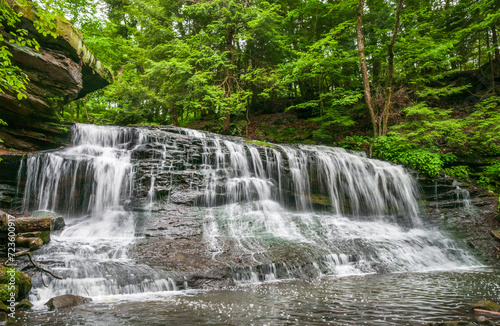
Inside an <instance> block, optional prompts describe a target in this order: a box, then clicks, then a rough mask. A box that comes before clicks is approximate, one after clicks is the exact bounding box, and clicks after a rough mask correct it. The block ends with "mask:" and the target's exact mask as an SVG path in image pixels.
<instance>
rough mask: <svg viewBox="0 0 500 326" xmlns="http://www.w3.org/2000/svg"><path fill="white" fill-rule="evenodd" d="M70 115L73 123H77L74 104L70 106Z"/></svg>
mask: <svg viewBox="0 0 500 326" xmlns="http://www.w3.org/2000/svg"><path fill="white" fill-rule="evenodd" d="M69 114H71V121H75V112H74V111H73V102H71V103H70V104H69Z"/></svg>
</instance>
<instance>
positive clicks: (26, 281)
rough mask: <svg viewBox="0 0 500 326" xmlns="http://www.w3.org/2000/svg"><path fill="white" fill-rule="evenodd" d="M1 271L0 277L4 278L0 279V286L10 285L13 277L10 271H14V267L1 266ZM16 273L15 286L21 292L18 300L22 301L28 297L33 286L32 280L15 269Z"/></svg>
mask: <svg viewBox="0 0 500 326" xmlns="http://www.w3.org/2000/svg"><path fill="white" fill-rule="evenodd" d="M0 269H1V271H0V276H2V278H1V279H0V284H5V285H8V284H9V282H10V278H11V275H12V273H10V272H9V271H10V270H11V269H12V267H5V266H1V268H0ZM14 271H15V272H14V280H15V285H16V286H17V287H18V290H19V291H18V299H19V300H21V299H24V298H25V297H26V296H27V295H28V293H29V292H30V290H31V287H32V286H33V284H32V283H31V279H30V278H29V277H28V276H27V275H26V274H24V273H22V272H20V271H18V270H17V269H14Z"/></svg>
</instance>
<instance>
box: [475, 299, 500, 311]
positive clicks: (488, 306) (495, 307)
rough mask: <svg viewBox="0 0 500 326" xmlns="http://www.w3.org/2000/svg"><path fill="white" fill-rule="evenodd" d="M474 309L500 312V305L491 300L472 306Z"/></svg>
mask: <svg viewBox="0 0 500 326" xmlns="http://www.w3.org/2000/svg"><path fill="white" fill-rule="evenodd" d="M472 308H474V309H475V308H477V309H484V310H489V311H500V305H499V304H497V303H495V302H493V301H489V300H480V301H478V302H476V303H474V304H472Z"/></svg>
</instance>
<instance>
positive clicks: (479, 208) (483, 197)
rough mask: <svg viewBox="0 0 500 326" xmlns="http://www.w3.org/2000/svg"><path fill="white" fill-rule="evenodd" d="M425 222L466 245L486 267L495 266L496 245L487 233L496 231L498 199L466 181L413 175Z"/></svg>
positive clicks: (498, 228) (498, 223) (498, 226)
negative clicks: (428, 221)
mask: <svg viewBox="0 0 500 326" xmlns="http://www.w3.org/2000/svg"><path fill="white" fill-rule="evenodd" d="M415 176H416V178H417V180H418V183H419V186H420V188H421V189H422V190H423V191H422V199H424V200H425V201H424V202H423V203H424V205H425V206H424V208H425V211H426V213H427V216H428V217H429V219H430V220H431V221H432V222H434V223H436V224H438V225H439V226H440V227H442V228H444V229H447V230H449V231H450V232H452V233H454V234H455V235H457V236H458V237H460V238H462V241H464V242H465V243H467V245H468V246H469V247H471V248H472V249H473V250H474V251H475V252H476V253H477V255H479V256H481V258H482V259H483V260H484V261H485V263H487V264H499V263H500V259H499V252H498V250H497V249H496V248H495V247H496V246H498V242H497V241H496V240H495V239H494V238H493V237H492V234H491V230H500V221H499V219H498V218H497V216H496V212H497V207H498V197H497V196H494V195H493V194H492V193H491V192H489V191H488V190H486V189H483V188H481V187H479V186H477V185H476V184H474V183H470V182H458V181H456V180H455V179H453V178H451V177H449V176H445V175H439V176H437V177H435V178H434V179H431V178H428V177H426V176H423V175H415Z"/></svg>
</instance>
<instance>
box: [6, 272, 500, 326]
mask: <svg viewBox="0 0 500 326" xmlns="http://www.w3.org/2000/svg"><path fill="white" fill-rule="evenodd" d="M93 299H94V300H93V302H92V303H91V304H87V305H84V306H79V307H75V308H73V309H68V310H61V311H57V312H50V311H48V310H47V309H46V308H45V307H44V306H43V304H42V303H41V302H40V303H39V304H38V305H37V306H35V307H34V310H32V311H31V312H22V313H19V314H18V316H17V319H15V320H13V319H11V320H9V322H8V325H148V326H149V325H427V324H429V323H432V322H439V321H443V320H469V321H473V320H475V316H474V313H473V311H472V309H471V308H470V305H471V304H472V303H474V302H476V301H477V300H483V299H486V300H493V301H499V300H500V273H499V270H498V269H493V268H479V269H472V270H470V269H469V270H459V271H439V272H428V273H402V274H371V275H358V276H347V277H322V278H318V279H312V280H288V281H279V282H267V283H253V284H244V285H238V286H235V287H233V288H230V289H224V290H210V291H200V290H187V291H171V292H157V293H142V294H136V295H116V296H102V297H95V298H93Z"/></svg>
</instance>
